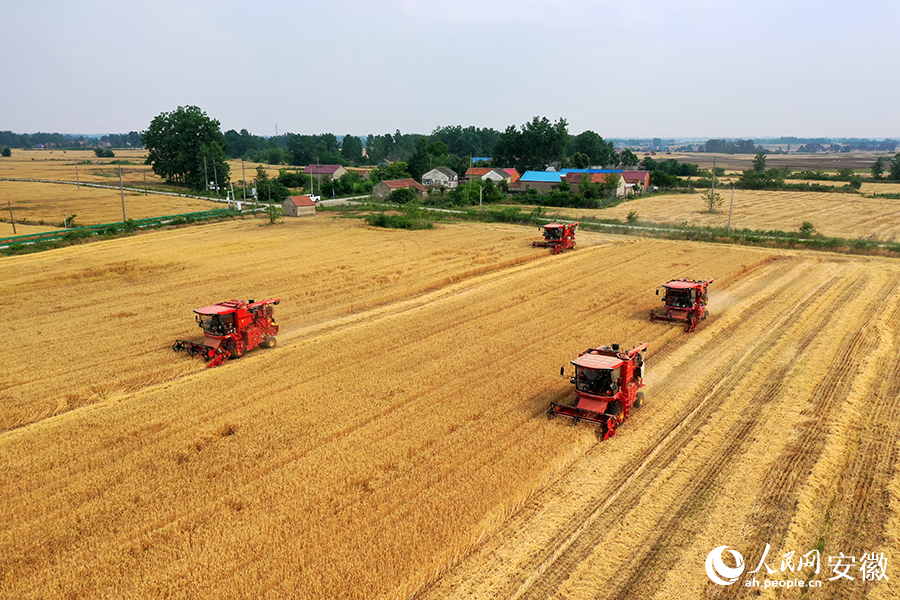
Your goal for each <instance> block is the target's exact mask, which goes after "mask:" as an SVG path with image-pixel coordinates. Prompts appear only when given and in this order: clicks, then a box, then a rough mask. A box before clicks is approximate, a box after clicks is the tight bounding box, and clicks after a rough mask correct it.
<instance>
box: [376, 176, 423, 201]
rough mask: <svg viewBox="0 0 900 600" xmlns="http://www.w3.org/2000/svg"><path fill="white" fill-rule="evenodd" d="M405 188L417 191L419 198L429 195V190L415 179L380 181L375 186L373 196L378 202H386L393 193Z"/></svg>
mask: <svg viewBox="0 0 900 600" xmlns="http://www.w3.org/2000/svg"><path fill="white" fill-rule="evenodd" d="M404 188H411V189H413V190H415V191H416V195H417V196H418V197H419V198H423V197H425V196H427V195H428V188H426V187H425V186H424V185H422V184H421V183H419V182H418V181H416V180H415V179H389V180H387V181H380V182H378V183H376V184H375V187H373V188H372V195H373V196H375V198H377V199H378V200H384V199H385V198H387V197H388V196H390V195H391V192H393V191H394V190H402V189H404Z"/></svg>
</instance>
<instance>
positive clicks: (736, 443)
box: [523, 278, 864, 600]
mask: <svg viewBox="0 0 900 600" xmlns="http://www.w3.org/2000/svg"><path fill="white" fill-rule="evenodd" d="M823 285H827V283H826V284H823ZM863 285H864V281H863V279H862V278H859V279H857V280H856V281H855V282H854V284H853V285H852V286H849V287H847V288H845V289H844V291H843V293H842V294H841V296H840V297H839V299H838V300H837V302H839V303H843V302H846V301H848V300H849V299H850V298H852V297H853V296H854V295H855V294H856V292H857V291H858V289H859V288H861V287H862V286H863ZM819 289H821V288H819ZM820 300H821V298H819V297H818V295H816V294H813V295H808V296H807V297H806V298H805V299H804V300H803V301H802V302H800V303H799V304H796V305H795V306H794V308H793V309H792V310H791V311H790V314H789V315H788V318H786V319H783V320H782V323H781V324H780V325H779V326H777V327H773V328H771V329H770V330H769V333H768V334H767V335H766V336H764V338H763V339H762V340H760V341H759V342H758V343H757V344H756V345H755V346H754V347H753V349H752V350H751V351H750V352H749V353H746V354H744V355H743V356H742V357H741V359H740V362H739V364H738V365H737V366H736V368H735V370H733V371H732V372H730V373H729V374H728V375H727V376H726V377H725V378H724V379H723V380H721V381H722V382H723V384H722V386H721V387H722V388H723V389H724V390H732V389H734V388H735V387H736V385H737V384H738V383H739V382H740V381H741V380H742V379H743V378H744V377H745V375H746V374H747V373H748V372H749V371H750V370H751V369H753V368H754V367H756V366H758V365H759V364H760V363H761V362H767V358H766V357H767V355H772V354H774V355H775V356H772V357H771V358H770V359H768V360H770V361H772V362H775V363H776V364H777V361H778V355H779V354H780V353H781V348H779V347H778V346H777V344H776V342H777V341H778V340H779V339H781V338H782V337H783V336H782V331H784V330H788V329H790V328H792V327H793V326H795V325H797V324H798V323H800V321H801V320H802V319H804V318H805V317H807V316H808V315H809V313H810V311H811V310H812V307H813V306H815V305H816V304H817V303H818V301H820ZM821 310H823V311H824V310H827V307H823V308H821ZM826 325H827V319H823V320H820V321H819V322H818V326H817V327H815V328H813V329H812V330H809V331H806V332H804V336H803V338H802V339H801V347H803V346H805V345H807V344H809V343H810V342H811V341H812V339H814V338H815V337H816V336H817V335H819V334H820V333H821V331H822V330H823V329H824V328H825V327H826ZM790 369H791V364H790V363H786V362H782V363H781V364H780V366H778V367H777V368H775V369H774V370H773V376H772V378H770V379H768V380H767V382H766V383H765V384H764V386H763V387H762V388H761V389H760V390H759V391H758V392H756V393H754V394H752V396H753V398H754V399H752V400H751V401H750V402H749V403H748V404H747V405H746V406H745V407H744V409H743V410H742V411H741V416H740V418H739V419H738V420H737V421H736V422H735V423H734V424H733V425H732V426H731V428H730V429H729V431H728V433H727V434H726V435H725V436H724V439H726V440H728V442H727V444H726V445H725V446H724V447H723V448H717V449H716V450H713V451H709V453H708V455H710V456H712V457H713V458H712V459H711V460H710V459H708V460H706V461H704V462H703V463H702V465H701V466H700V468H699V469H698V470H697V472H696V473H695V475H694V476H693V477H692V478H691V482H690V485H689V488H688V489H687V490H685V493H684V494H682V495H681V496H680V497H681V498H682V499H683V501H682V502H681V503H680V505H679V506H677V507H676V506H670V507H669V508H670V510H668V511H667V513H666V515H665V516H664V518H663V520H662V521H660V522H659V523H658V524H657V527H655V528H654V530H653V532H654V534H653V537H652V538H650V539H644V540H642V541H641V543H640V544H639V546H640V547H642V548H646V549H647V550H646V551H645V552H643V553H641V554H639V555H638V556H636V557H633V560H630V561H629V562H628V564H627V566H626V567H625V569H624V570H623V571H619V573H620V576H619V577H617V579H616V580H615V581H613V582H610V585H609V586H608V588H607V589H609V590H611V591H614V592H615V593H614V595H612V596H611V597H612V598H616V599H623V600H624V599H626V598H632V597H640V598H645V597H649V596H651V595H652V593H653V592H654V591H655V590H656V588H657V587H658V586H659V585H660V584H661V583H662V581H663V580H662V578H653V577H651V576H649V575H650V574H652V573H655V572H659V571H663V572H664V571H666V570H667V569H668V568H669V567H670V566H671V565H672V564H673V563H674V562H676V561H677V560H678V558H679V552H678V547H677V545H676V546H675V547H674V548H673V545H672V542H671V540H673V539H674V540H687V539H689V538H690V537H692V535H693V534H694V530H695V529H696V528H697V525H696V524H698V523H699V522H702V521H703V519H704V512H705V511H704V509H705V508H706V506H707V505H708V504H709V503H710V502H711V501H712V500H713V497H712V495H711V494H709V492H708V491H709V490H710V489H713V488H714V487H715V483H716V481H718V480H727V479H728V478H729V477H730V475H731V471H732V470H733V468H734V465H733V462H734V458H735V456H736V455H739V454H741V453H742V451H743V449H744V447H745V446H746V445H747V444H748V443H749V442H752V438H753V436H752V433H753V432H754V430H756V429H758V428H761V427H763V426H764V425H765V423H764V422H763V421H761V420H759V419H758V418H756V417H757V416H758V414H759V413H760V411H761V409H762V408H764V407H765V405H766V404H768V403H769V402H771V401H772V400H773V399H774V398H775V397H776V394H777V392H778V390H779V388H780V387H781V386H782V383H783V381H784V379H785V375H786V374H787V373H788V371H790ZM726 401H727V395H723V397H722V398H721V400H719V401H718V402H717V403H710V405H711V407H713V408H718V407H719V406H721V405H722V404H724V403H725V402H726ZM713 404H714V406H713ZM711 416H712V410H710V411H709V414H707V415H706V417H705V418H704V419H703V420H702V422H701V421H698V420H696V419H695V422H694V424H693V426H694V427H693V431H692V432H691V433H690V437H691V438H692V437H693V436H694V434H696V433H697V432H699V431H700V429H701V428H702V426H703V425H705V423H706V422H707V420H708V418H710V417H711ZM687 439H690V438H688V437H682V438H681V439H678V440H675V439H673V440H671V445H672V446H673V447H677V448H676V449H677V450H678V451H679V452H680V451H681V450H682V447H683V444H681V443H677V442H682V441H686V440H687ZM643 492H644V490H643V489H642V487H641V486H637V485H636V486H635V489H633V490H628V491H626V492H625V493H623V496H622V497H621V498H619V499H618V500H617V502H616V503H615V504H614V505H612V506H611V507H610V510H607V511H605V512H604V519H605V520H609V521H610V522H621V521H623V520H624V519H625V516H626V515H627V514H628V513H629V512H631V511H632V510H633V509H634V507H635V506H637V504H638V503H639V501H640V498H641V496H642V495H643ZM605 535H606V532H605V531H602V530H599V531H598V530H596V529H595V530H593V531H590V532H586V534H585V535H583V536H581V537H580V538H579V539H578V540H577V541H576V542H575V543H573V544H572V545H571V547H570V548H569V549H568V550H567V552H566V554H567V555H568V556H561V557H560V559H559V560H558V564H554V570H553V571H552V572H551V573H550V574H549V576H548V577H545V578H544V581H542V582H540V584H539V585H535V586H534V588H533V589H532V590H529V593H528V594H526V595H524V596H523V597H525V598H547V597H552V596H554V595H555V594H557V593H558V592H559V589H560V587H561V586H562V585H563V584H564V583H565V582H566V581H567V580H568V579H569V578H570V577H571V573H572V572H573V571H574V567H576V566H577V565H578V564H579V563H580V562H581V561H582V560H583V559H584V557H586V556H590V554H591V552H592V549H593V548H594V547H596V546H597V545H598V544H599V543H601V542H602V539H603V537H605ZM664 540H669V542H668V543H666V544H663V541H664ZM636 546H638V544H636Z"/></svg>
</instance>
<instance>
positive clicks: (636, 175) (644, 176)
mask: <svg viewBox="0 0 900 600" xmlns="http://www.w3.org/2000/svg"><path fill="white" fill-rule="evenodd" d="M622 177H623V178H624V179H625V185H626V186H627V187H628V192H627V193H628V195H631V194H643V193H644V192H646V191H647V189H648V188H649V187H650V171H622Z"/></svg>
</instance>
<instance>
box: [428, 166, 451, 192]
mask: <svg viewBox="0 0 900 600" xmlns="http://www.w3.org/2000/svg"><path fill="white" fill-rule="evenodd" d="M422 185H424V186H425V187H429V188H431V189H438V188H440V187H445V188H455V187H456V186H457V185H459V175H457V174H456V171H454V170H453V169H450V168H449V167H435V168H434V169H432V170H430V171H428V172H427V173H425V174H424V175H422Z"/></svg>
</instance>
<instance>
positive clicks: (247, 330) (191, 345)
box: [172, 298, 281, 367]
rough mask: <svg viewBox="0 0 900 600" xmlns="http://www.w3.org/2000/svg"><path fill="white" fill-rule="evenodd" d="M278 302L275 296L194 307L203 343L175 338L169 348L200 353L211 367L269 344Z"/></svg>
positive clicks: (274, 330) (275, 328)
mask: <svg viewBox="0 0 900 600" xmlns="http://www.w3.org/2000/svg"><path fill="white" fill-rule="evenodd" d="M280 302H281V300H280V299H279V298H272V299H271V300H263V301H262V302H256V301H254V300H247V301H244V300H229V301H227V302H220V303H218V304H211V305H210V306H204V307H203V308H198V309H197V310H195V311H194V312H195V313H196V315H197V316H196V319H197V325H198V326H199V327H200V328H201V329H202V330H203V335H204V340H203V343H202V344H198V343H195V342H190V341H187V340H175V344H174V345H173V346H172V350H175V351H176V352H177V351H179V350H184V351H185V352H187V353H188V354H189V355H190V356H201V357H202V358H203V359H204V360H205V361H206V363H207V364H206V366H207V367H215V366H217V365H220V364H222V363H223V362H225V361H226V360H228V359H229V358H237V357H239V356H243V355H244V353H245V352H247V351H249V350H252V349H254V348H256V347H257V346H260V345H262V346H265V347H266V348H273V347H275V336H276V335H278V325H276V324H275V308H274V306H275V305H276V304H278V303H280Z"/></svg>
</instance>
